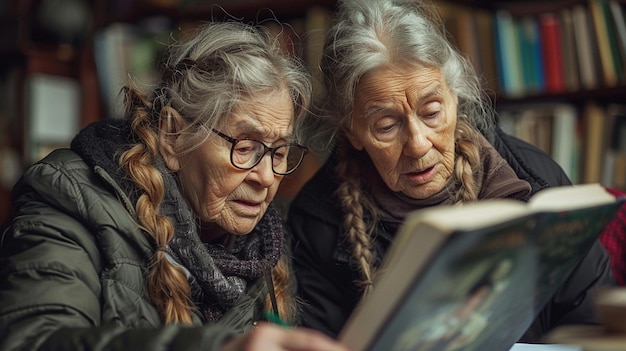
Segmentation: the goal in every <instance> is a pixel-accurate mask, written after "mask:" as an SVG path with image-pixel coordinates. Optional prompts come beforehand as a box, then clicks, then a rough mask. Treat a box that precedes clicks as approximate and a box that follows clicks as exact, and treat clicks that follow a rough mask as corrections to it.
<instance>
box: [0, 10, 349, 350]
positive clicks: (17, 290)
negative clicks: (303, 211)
mask: <svg viewBox="0 0 626 351" xmlns="http://www.w3.org/2000/svg"><path fill="white" fill-rule="evenodd" d="M274 45H275V41H274V40H272V38H271V37H270V36H269V35H268V34H266V33H265V32H263V31H262V30H261V29H260V28H258V27H254V26H251V25H243V24H240V23H236V22H223V23H217V22H216V23H207V24H205V25H203V26H201V27H200V28H199V29H198V31H197V33H195V35H194V36H193V37H192V38H191V39H189V40H188V41H185V42H176V43H174V44H172V45H171V46H170V49H169V52H168V56H167V60H166V63H165V66H164V68H163V78H162V80H161V82H160V84H159V85H158V86H157V87H156V88H155V89H154V90H153V91H151V92H150V94H145V93H143V92H141V91H140V90H139V89H138V88H137V87H130V86H129V87H126V88H125V89H124V94H125V110H126V115H127V118H125V119H122V120H103V121H101V122H96V123H95V124H92V125H90V126H88V127H86V128H85V129H84V130H82V131H81V132H80V133H79V134H78V135H77V136H76V137H75V139H74V140H73V141H72V144H71V148H67V149H59V150H56V151H54V152H52V153H51V154H50V155H48V156H47V157H46V158H44V159H43V160H41V161H40V162H38V163H36V164H35V165H33V166H31V167H30V169H28V170H27V171H26V173H25V174H24V176H23V177H22V178H21V180H20V181H19V182H18V184H17V185H16V186H15V188H14V191H13V194H14V212H15V216H14V217H13V218H12V220H11V221H10V222H9V223H8V225H7V227H6V229H5V230H4V232H3V234H2V240H1V242H0V267H2V268H1V269H0V349H1V350H3V351H10V350H134V351H138V350H150V351H153V350H165V349H167V350H177V351H184V350H193V351H201V350H249V351H252V350H259V351H266V350H270V349H271V350H303V351H304V350H310V351H315V350H317V351H344V350H345V348H344V347H342V346H340V345H338V344H337V343H336V342H335V341H333V340H331V339H330V338H328V337H327V336H325V335H323V334H322V333H320V332H318V331H314V330H310V329H305V328H285V327H284V326H279V325H277V324H276V323H269V322H267V321H268V320H270V321H273V322H283V321H287V322H291V323H296V322H297V318H296V317H297V310H298V308H297V305H296V304H295V299H294V291H295V289H294V288H293V287H291V286H290V285H291V284H290V283H291V282H292V279H290V270H289V265H288V261H287V258H288V256H287V254H286V252H287V250H288V245H286V244H285V242H286V241H284V240H283V239H284V233H285V231H284V226H283V223H282V219H283V217H282V216H281V215H280V214H279V213H278V211H277V209H276V208H275V207H274V206H273V205H272V199H273V197H274V195H275V194H276V190H277V187H278V185H279V183H280V181H281V179H282V178H283V177H285V176H286V175H288V174H290V173H291V172H293V171H294V170H295V169H296V168H297V167H298V166H299V165H300V163H301V161H302V159H303V157H304V156H305V153H306V151H307V149H306V148H304V147H302V146H300V145H299V144H298V143H297V141H298V138H299V137H298V134H299V133H300V128H299V125H300V124H301V120H302V116H303V114H304V113H305V111H306V110H307V109H308V104H309V102H310V90H311V83H310V79H309V76H308V74H307V73H306V70H304V69H303V66H302V65H301V64H300V63H299V62H298V61H297V60H295V59H293V58H290V57H286V56H283V54H282V53H281V52H280V49H279V48H278V47H275V46H274ZM266 311H270V313H264V312H266ZM276 314H278V316H279V317H280V319H277V316H276Z"/></svg>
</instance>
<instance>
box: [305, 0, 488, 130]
mask: <svg viewBox="0 0 626 351" xmlns="http://www.w3.org/2000/svg"><path fill="white" fill-rule="evenodd" d="M388 64H400V65H405V66H414V67H417V68H418V67H434V68H438V69H440V70H441V72H442V73H443V76H444V77H445V80H446V83H447V84H448V85H449V87H450V89H451V90H452V91H453V92H454V93H455V94H456V95H457V96H458V98H459V106H458V110H457V113H458V115H459V118H468V122H469V123H470V124H471V125H473V126H474V127H475V128H477V129H478V130H481V131H483V132H486V131H488V130H490V129H491V128H492V126H493V121H494V115H493V110H492V108H491V103H490V101H489V98H488V96H487V95H486V93H485V92H484V91H483V90H482V88H481V81H480V80H479V78H478V77H477V76H476V73H475V71H474V69H473V67H472V65H471V64H470V63H469V61H468V60H467V59H465V58H464V57H463V56H462V55H461V54H460V53H459V52H458V51H457V50H456V49H455V48H454V47H453V46H452V44H450V42H449V41H448V40H447V38H446V32H445V30H444V28H443V25H442V24H441V21H440V19H439V18H438V16H436V12H435V10H434V7H433V6H432V5H429V4H428V3H427V2H424V1H419V0H340V1H339V4H338V11H337V13H336V17H335V21H334V23H333V26H332V27H331V28H330V29H329V31H328V33H327V37H326V42H325V45H324V55H323V57H322V61H321V63H320V68H321V70H322V74H323V76H324V83H325V88H326V92H327V96H326V97H325V100H324V102H323V105H322V111H321V112H320V114H321V116H318V117H324V118H323V119H321V120H322V122H319V121H318V122H316V123H318V126H323V127H324V128H326V130H321V131H320V132H319V133H318V136H320V134H321V136H325V137H329V136H330V137H333V136H334V135H335V134H336V132H337V131H338V130H339V128H341V127H342V126H349V123H350V122H351V118H352V112H353V103H354V96H355V90H356V86H357V84H358V82H359V79H360V78H361V77H363V75H364V74H366V73H367V72H369V71H371V70H372V69H374V68H377V67H380V66H383V65H388ZM324 119H328V120H326V121H325V122H324V121H323V120H324Z"/></svg>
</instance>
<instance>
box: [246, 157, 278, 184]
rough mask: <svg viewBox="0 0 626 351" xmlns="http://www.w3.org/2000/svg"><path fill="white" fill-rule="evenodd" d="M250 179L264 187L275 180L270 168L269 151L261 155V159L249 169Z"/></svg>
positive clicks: (270, 158)
mask: <svg viewBox="0 0 626 351" xmlns="http://www.w3.org/2000/svg"><path fill="white" fill-rule="evenodd" d="M249 177H250V179H252V180H253V181H255V182H257V183H259V185H260V186H262V187H264V188H269V187H270V186H272V184H274V182H275V181H276V177H275V176H274V171H273V170H272V155H271V153H270V152H268V153H266V154H265V155H263V158H262V159H261V161H260V162H259V163H258V164H257V165H256V166H254V167H253V168H252V169H251V172H250V175H249Z"/></svg>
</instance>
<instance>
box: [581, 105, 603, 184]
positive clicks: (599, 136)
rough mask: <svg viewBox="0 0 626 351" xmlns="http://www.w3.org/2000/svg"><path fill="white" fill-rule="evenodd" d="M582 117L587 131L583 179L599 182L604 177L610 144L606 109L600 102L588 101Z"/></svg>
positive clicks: (584, 137) (585, 131)
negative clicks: (606, 154)
mask: <svg viewBox="0 0 626 351" xmlns="http://www.w3.org/2000/svg"><path fill="white" fill-rule="evenodd" d="M582 118H583V127H584V133H585V135H584V136H583V140H584V151H585V152H584V154H583V160H584V162H583V169H582V174H583V178H582V181H583V182H584V183H597V182H600V180H601V177H602V160H603V158H604V151H605V150H606V147H607V144H608V141H607V137H606V136H607V119H606V110H605V108H604V107H603V106H601V105H599V104H598V103H595V102H588V103H586V104H585V108H584V109H583V112H582Z"/></svg>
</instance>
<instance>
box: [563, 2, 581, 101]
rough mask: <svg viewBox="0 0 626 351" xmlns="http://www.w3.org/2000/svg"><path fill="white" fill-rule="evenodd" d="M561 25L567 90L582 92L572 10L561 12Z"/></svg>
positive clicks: (565, 9) (566, 9)
mask: <svg viewBox="0 0 626 351" xmlns="http://www.w3.org/2000/svg"><path fill="white" fill-rule="evenodd" d="M559 19H560V23H561V46H562V49H561V51H562V52H563V76H564V81H565V90H568V91H578V90H580V77H579V73H578V55H577V53H576V37H575V34H574V18H573V15H572V9H571V8H564V9H562V10H561V11H559Z"/></svg>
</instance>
